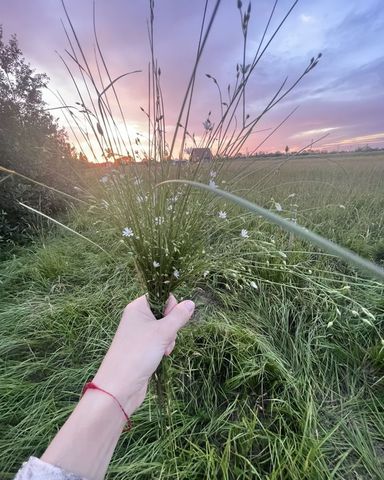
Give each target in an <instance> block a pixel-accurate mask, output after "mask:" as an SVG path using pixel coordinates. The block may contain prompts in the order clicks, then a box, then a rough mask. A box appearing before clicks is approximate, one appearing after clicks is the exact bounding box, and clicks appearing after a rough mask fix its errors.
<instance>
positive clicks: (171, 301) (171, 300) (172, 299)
mask: <svg viewBox="0 0 384 480" xmlns="http://www.w3.org/2000/svg"><path fill="white" fill-rule="evenodd" d="M176 305H177V300H176V298H175V296H174V295H173V294H172V293H171V294H170V295H169V297H168V300H167V303H166V305H165V308H164V316H166V315H168V314H169V313H171V310H172V309H173V308H174V307H175V306H176Z"/></svg>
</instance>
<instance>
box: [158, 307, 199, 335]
mask: <svg viewBox="0 0 384 480" xmlns="http://www.w3.org/2000/svg"><path fill="white" fill-rule="evenodd" d="M194 310H195V304H194V302H192V300H184V302H180V303H178V304H177V305H176V306H175V307H174V308H173V309H172V310H171V311H170V313H169V314H168V315H166V316H165V317H164V318H163V319H161V320H160V321H161V322H162V324H163V328H164V330H165V332H166V334H167V335H168V336H169V337H174V336H175V335H176V334H177V332H178V331H179V330H180V328H182V327H184V325H185V324H186V323H187V322H188V320H189V319H190V318H191V317H192V315H193V312H194Z"/></svg>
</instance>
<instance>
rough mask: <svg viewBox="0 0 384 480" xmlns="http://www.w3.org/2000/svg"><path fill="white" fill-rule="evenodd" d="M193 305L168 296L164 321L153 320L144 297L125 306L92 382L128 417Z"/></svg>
mask: <svg viewBox="0 0 384 480" xmlns="http://www.w3.org/2000/svg"><path fill="white" fill-rule="evenodd" d="M194 309H195V304H194V303H193V302H192V301H191V300H185V301H183V302H180V303H178V302H177V300H176V298H175V297H174V296H173V295H170V297H169V299H168V302H167V305H166V307H165V310H164V318H162V319H160V320H156V318H155V317H154V315H153V313H152V312H151V309H150V307H149V304H148V301H147V298H146V296H145V295H143V296H142V297H139V298H137V299H136V300H134V301H133V302H131V303H130V304H128V305H127V306H126V307H125V309H124V313H123V315H122V318H121V321H120V324H119V326H118V328H117V331H116V334H115V336H114V338H113V341H112V344H111V346H110V347H109V349H108V352H107V354H106V355H105V357H104V359H103V362H102V364H101V366H100V368H99V370H98V372H97V374H96V376H95V378H94V379H93V381H94V383H95V384H96V385H98V386H99V387H101V388H103V389H105V390H107V391H108V392H110V393H112V394H113V395H114V396H115V397H116V398H118V399H119V401H120V403H121V404H122V405H123V406H124V408H125V409H126V412H127V413H128V415H130V414H132V413H133V411H134V410H136V408H138V407H139V406H140V405H141V403H142V402H143V400H144V398H145V395H146V392H147V386H148V381H149V379H150V377H151V375H152V374H153V373H154V372H155V370H156V368H157V367H158V365H159V363H160V362H161V359H162V358H163V356H164V355H169V354H170V353H171V352H172V350H173V348H174V346H175V341H176V335H177V332H178V331H179V330H180V328H182V327H183V326H184V325H185V324H186V323H187V322H188V320H189V319H190V318H191V316H192V314H193V311H194Z"/></svg>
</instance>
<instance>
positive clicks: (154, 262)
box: [152, 260, 160, 268]
mask: <svg viewBox="0 0 384 480" xmlns="http://www.w3.org/2000/svg"><path fill="white" fill-rule="evenodd" d="M152 265H153V266H154V267H155V268H159V267H160V263H159V262H156V260H154V261H153V264H152Z"/></svg>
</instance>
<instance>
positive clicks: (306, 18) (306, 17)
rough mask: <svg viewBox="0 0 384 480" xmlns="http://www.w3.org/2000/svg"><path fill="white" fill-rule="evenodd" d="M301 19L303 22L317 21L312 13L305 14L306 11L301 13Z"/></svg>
mask: <svg viewBox="0 0 384 480" xmlns="http://www.w3.org/2000/svg"><path fill="white" fill-rule="evenodd" d="M300 20H301V21H302V22H303V23H314V22H315V19H314V18H313V17H312V16H311V15H305V13H302V14H301V15H300Z"/></svg>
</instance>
